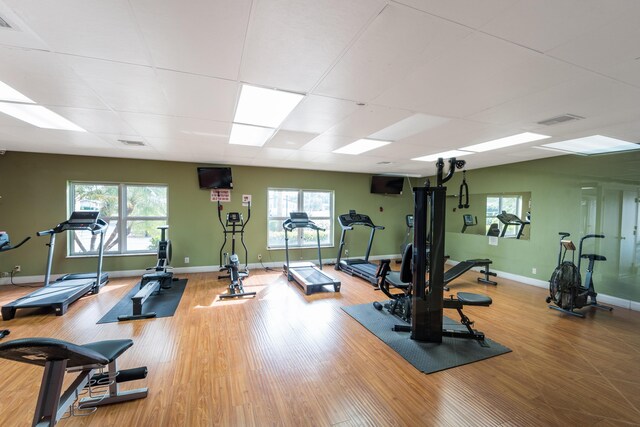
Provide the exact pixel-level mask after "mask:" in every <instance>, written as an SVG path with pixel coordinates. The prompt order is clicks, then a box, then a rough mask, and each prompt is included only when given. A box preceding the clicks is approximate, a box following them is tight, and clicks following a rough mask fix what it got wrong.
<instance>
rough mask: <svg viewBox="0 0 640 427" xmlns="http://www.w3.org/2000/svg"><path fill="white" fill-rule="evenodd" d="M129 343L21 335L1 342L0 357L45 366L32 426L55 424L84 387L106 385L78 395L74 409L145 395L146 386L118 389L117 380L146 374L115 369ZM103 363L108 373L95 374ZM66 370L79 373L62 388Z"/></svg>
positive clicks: (145, 369)
mask: <svg viewBox="0 0 640 427" xmlns="http://www.w3.org/2000/svg"><path fill="white" fill-rule="evenodd" d="M132 345H133V341H132V340H129V339H123V340H109V341H98V342H93V343H89V344H84V345H76V344H73V343H70V342H67V341H62V340H57V339H53V338H22V339H17V340H13V341H8V342H5V343H2V344H0V357H2V358H4V359H9V360H14V361H16V362H23V363H29V364H31V365H38V366H44V375H43V377H42V382H41V384H40V391H39V392H38V402H37V404H36V411H35V414H34V417H33V423H32V426H54V425H55V424H56V423H57V422H58V420H59V419H60V418H61V417H62V416H63V415H64V414H65V413H67V412H70V413H71V414H73V411H74V410H75V409H76V407H75V406H74V403H75V401H76V399H77V395H78V394H79V393H80V392H81V391H83V389H85V388H87V387H88V388H89V389H91V388H92V387H93V388H96V387H100V386H102V387H108V391H106V392H104V393H103V394H101V395H96V394H95V390H94V393H90V394H89V397H85V398H83V399H80V401H79V402H78V405H77V409H87V408H96V407H97V406H103V405H109V404H112V403H120V402H126V401H129V400H134V399H141V398H144V397H147V393H148V390H147V389H146V388H142V389H137V390H129V391H124V392H121V391H119V390H118V384H119V383H122V382H125V381H131V380H137V379H142V378H145V377H146V376H147V368H146V367H140V368H135V369H128V370H123V371H118V367H117V358H118V357H119V356H120V355H121V354H122V353H124V352H125V351H126V350H127V349H128V348H129V347H131V346H132ZM104 367H108V373H103V374H100V373H98V374H96V372H97V371H96V370H97V369H102V368H104ZM66 372H79V374H78V376H77V377H76V378H75V380H74V381H73V382H72V383H71V384H70V385H69V386H68V388H67V389H66V390H65V391H64V392H62V385H63V382H64V375H65V373H66Z"/></svg>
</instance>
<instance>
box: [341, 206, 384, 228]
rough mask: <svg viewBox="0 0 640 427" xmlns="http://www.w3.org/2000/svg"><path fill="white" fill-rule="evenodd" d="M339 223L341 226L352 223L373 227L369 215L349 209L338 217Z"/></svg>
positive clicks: (348, 225) (347, 225) (349, 225)
mask: <svg viewBox="0 0 640 427" xmlns="http://www.w3.org/2000/svg"><path fill="white" fill-rule="evenodd" d="M338 221H339V222H340V225H341V226H343V227H351V226H352V225H366V226H368V227H375V224H374V223H373V221H371V218H369V215H365V214H359V213H356V211H353V210H352V211H349V213H348V214H342V215H340V216H339V217H338Z"/></svg>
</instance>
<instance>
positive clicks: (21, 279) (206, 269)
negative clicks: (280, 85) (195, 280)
mask: <svg viewBox="0 0 640 427" xmlns="http://www.w3.org/2000/svg"><path fill="white" fill-rule="evenodd" d="M399 257H400V255H399V254H394V255H376V256H370V257H369V259H370V260H372V261H377V260H381V259H398V258H399ZM343 259H347V258H343ZM301 261H303V262H314V260H295V261H294V262H301ZM315 261H316V262H317V260H315ZM322 261H323V264H325V265H326V264H335V262H336V259H335V258H329V259H323V260H322ZM447 263H448V264H451V265H456V264H458V263H459V261H455V260H451V259H449V260H447ZM283 264H284V261H279V262H278V261H276V262H266V263H262V264H261V263H251V264H249V265H248V268H249V270H258V269H261V268H265V267H269V268H271V269H273V270H275V271H279V270H281V269H282V265H283ZM472 270H474V271H480V270H481V268H480V267H475V268H473V269H472ZM218 271H220V267H219V266H217V265H203V266H198V267H176V268H174V269H173V272H174V273H176V274H181V273H182V274H186V273H211V272H218ZM491 271H494V272H495V273H496V274H497V275H498V278H504V279H508V280H513V281H514V282H519V283H523V284H525V285H530V286H536V287H538V288H544V289H548V288H549V282H548V281H546V280H540V279H534V278H531V277H526V276H520V275H518V274H513V273H507V272H505V271H499V270H494V269H491ZM107 273H109V277H113V278H120V277H140V276H142V275H143V274H144V273H148V271H147V270H123V271H108V272H107ZM54 277H57V275H55V276H54ZM42 282H44V275H40V276H16V277H14V278H13V283H15V284H18V285H22V284H26V283H42ZM10 283H11V282H10V279H9V278H8V277H3V278H2V279H0V285H8V284H10ZM598 301H599V302H602V303H605V304H610V305H615V306H616V307H622V308H626V309H629V310H633V311H640V301H631V300H627V299H623V298H618V297H614V296H610V295H605V294H600V293H599V294H598Z"/></svg>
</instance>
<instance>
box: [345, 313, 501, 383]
mask: <svg viewBox="0 0 640 427" xmlns="http://www.w3.org/2000/svg"><path fill="white" fill-rule="evenodd" d="M342 309H343V310H344V311H345V312H346V313H347V314H348V315H350V316H351V317H353V318H354V319H355V320H357V321H358V322H359V323H360V324H362V326H364V327H365V328H367V329H368V330H369V332H371V333H372V334H374V335H375V336H377V337H378V338H379V339H380V340H382V341H383V342H384V343H385V344H387V345H388V346H389V347H391V348H392V349H394V350H395V351H396V352H397V353H398V354H399V355H400V356H402V357H404V358H405V359H406V360H407V362H409V363H411V364H412V365H413V366H415V367H416V369H418V370H420V371H422V372H425V373H427V374H430V373H432V372H437V371H442V370H444V369H449V368H453V367H456V366H461V365H466V364H467V363H473V362H477V361H479V360H483V359H488V358H490V357H493V356H498V355H501V354H504V353H508V352H510V351H511V349H509V348H507V347H505V346H503V345H501V344H499V343H497V342H495V341H492V340H490V339H488V338H486V339H485V341H484V342H485V344H486V345H487V346H486V347H483V346H481V345H480V343H479V342H478V341H476V340H473V339H465V338H452V337H442V344H433V343H424V342H418V341H414V340H412V339H411V338H410V333H409V332H395V331H393V330H392V328H393V326H394V325H397V324H402V321H401V320H400V319H398V318H397V317H395V316H393V315H391V314H389V313H388V312H387V311H386V310H384V309H383V310H382V311H379V310H376V309H375V308H374V307H373V305H372V304H360V305H353V306H350V307H343V308H342ZM443 323H444V325H445V327H446V328H448V329H459V330H463V331H466V328H465V327H464V325H461V324H460V323H459V322H456V321H454V320H452V319H450V318H448V317H446V316H445V317H444V319H443Z"/></svg>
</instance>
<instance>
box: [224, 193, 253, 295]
mask: <svg viewBox="0 0 640 427" xmlns="http://www.w3.org/2000/svg"><path fill="white" fill-rule="evenodd" d="M221 212H222V205H220V201H218V220H219V221H220V225H222V230H223V233H224V242H222V246H221V247H220V271H221V272H227V273H228V274H224V275H220V276H218V279H226V278H229V279H231V282H230V283H229V292H228V293H226V294H221V295H219V298H220V299H225V298H240V297H248V296H255V295H256V293H255V292H245V291H244V285H243V284H242V280H243V279H244V278H245V277H247V276H249V269H248V265H247V262H248V261H247V260H248V259H249V251H248V250H247V245H245V243H244V228H245V227H246V226H247V224H248V223H249V220H250V219H251V202H248V203H247V220H246V221H245V220H244V218H243V217H242V214H241V213H240V212H228V213H227V217H226V221H224V222H223V221H222V213H221ZM236 234H239V235H240V243H242V247H243V248H244V261H245V264H244V271H240V259H239V258H238V254H236ZM228 235H231V254H229V253H227V252H225V253H224V257H223V253H222V252H223V251H224V247H225V246H226V244H227V236H228ZM223 259H224V264H223Z"/></svg>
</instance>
